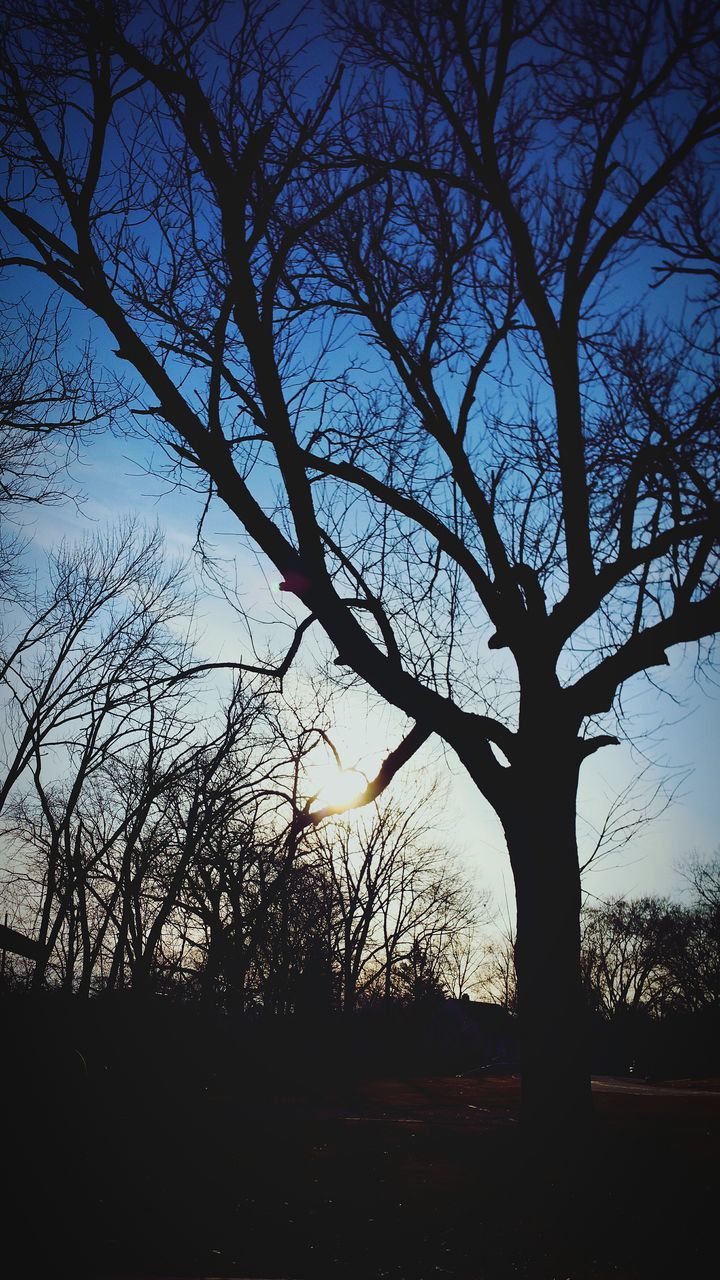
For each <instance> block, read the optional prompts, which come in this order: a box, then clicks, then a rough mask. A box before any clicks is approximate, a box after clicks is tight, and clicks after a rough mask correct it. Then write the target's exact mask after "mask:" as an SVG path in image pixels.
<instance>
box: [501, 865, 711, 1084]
mask: <svg viewBox="0 0 720 1280" xmlns="http://www.w3.org/2000/svg"><path fill="white" fill-rule="evenodd" d="M681 872H682V875H683V878H684V880H685V881H686V889H687V890H688V891H689V897H688V901H687V902H685V903H680V902H676V901H673V900H672V899H670V898H667V897H660V896H657V895H655V896H653V895H645V896H643V897H638V898H625V897H611V898H608V899H606V900H605V901H602V900H600V899H591V898H588V899H587V900H586V903H585V905H584V907H583V910H582V914H581V931H582V944H581V964H582V978H583V989H584V992H585V1001H586V1010H587V1022H588V1025H589V1029H590V1043H591V1051H592V1059H593V1063H594V1066H595V1069H597V1070H599V1069H600V1068H602V1067H605V1068H606V1069H607V1070H613V1071H624V1070H628V1069H633V1070H638V1071H641V1072H642V1071H649V1072H653V1071H657V1072H659V1073H667V1072H670V1071H672V1070H679V1071H684V1070H691V1069H698V1070H699V1069H707V1070H713V1069H717V1066H718V1060H719V1058H720V1035H719V1034H718V1032H719V1031H720V853H716V854H715V855H714V856H713V857H711V858H709V859H706V860H703V859H702V858H701V857H699V855H697V854H693V855H692V856H691V857H689V858H688V859H686V861H685V862H684V864H683V865H682V867H681ZM514 947H515V937H514V933H513V930H512V929H511V928H509V927H508V928H506V929H505V930H504V931H503V932H502V933H501V934H500V935H499V936H497V937H495V938H494V939H493V941H492V942H491V944H490V945H489V946H488V947H487V949H486V953H485V957H484V964H483V985H484V987H485V990H486V992H487V994H488V995H489V996H491V998H492V999H493V1000H495V1001H496V1002H497V1003H498V1004H499V1005H501V1006H502V1007H503V1008H504V1009H506V1010H508V1012H511V1013H514V1012H515V1011H516V1008H517V987H516V974H515V958H514Z"/></svg>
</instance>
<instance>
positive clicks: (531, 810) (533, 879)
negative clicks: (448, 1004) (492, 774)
mask: <svg viewBox="0 0 720 1280" xmlns="http://www.w3.org/2000/svg"><path fill="white" fill-rule="evenodd" d="M548 756H549V757H550V759H548ZM513 774H515V787H514V788H513V790H514V795H515V803H514V805H513V806H512V812H511V813H509V814H507V815H506V816H505V821H504V826H505V834H506V838H507V842H508V850H509V853H510V859H511V862H512V867H513V874H514V877H515V893H516V900H517V942H516V947H515V962H516V968H517V999H518V1019H519V1029H520V1043H521V1070H522V1117H523V1126H524V1128H525V1130H526V1131H527V1132H528V1133H529V1134H530V1135H531V1136H535V1137H539V1138H541V1139H542V1138H544V1137H546V1138H548V1139H549V1140H550V1141H551V1142H552V1143H554V1144H558V1143H560V1144H562V1143H563V1140H565V1139H568V1140H570V1142H572V1143H576V1142H577V1140H578V1138H579V1136H580V1135H581V1134H582V1133H584V1131H585V1130H586V1129H587V1126H588V1124H589V1120H590V1114H591V1096H590V1073H589V1057H588V1046H587V1014H586V1008H585V998H584V993H583V987H582V982H581V975H580V901H581V892H580V872H579V866H578V854H577V840H576V830H575V822H576V801H577V777H578V767H577V764H576V763H575V761H574V759H573V758H572V754H571V753H570V752H568V753H567V756H566V757H565V759H564V760H563V759H562V754H561V753H560V752H556V751H555V750H553V751H550V752H548V750H547V744H546V747H545V754H544V758H543V756H542V754H541V755H539V756H538V755H536V757H535V761H534V763H533V767H532V769H530V768H527V769H526V770H525V776H524V778H518V777H517V774H516V771H515V770H513Z"/></svg>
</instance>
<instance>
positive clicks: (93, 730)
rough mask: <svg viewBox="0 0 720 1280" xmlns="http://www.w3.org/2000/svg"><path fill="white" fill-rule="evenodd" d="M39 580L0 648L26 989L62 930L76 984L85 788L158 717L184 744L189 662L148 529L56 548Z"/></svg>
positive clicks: (91, 817) (5, 782) (93, 851)
mask: <svg viewBox="0 0 720 1280" xmlns="http://www.w3.org/2000/svg"><path fill="white" fill-rule="evenodd" d="M48 579H49V581H48V584H47V586H46V587H45V588H44V589H43V590H41V591H39V592H38V594H37V596H36V597H35V598H34V599H33V600H32V601H30V600H27V601H25V603H24V605H23V606H22V608H20V606H16V610H15V613H16V625H15V630H14V632H13V631H10V630H8V632H7V634H6V637H5V642H6V647H5V649H4V651H0V661H1V665H0V697H1V698H2V705H3V712H4V715H3V734H2V738H1V742H2V772H1V773H0V813H3V823H4V831H5V835H6V841H7V838H8V837H9V836H10V835H14V837H15V838H16V841H17V842H19V852H18V855H17V856H18V857H19V860H20V874H21V875H22V876H24V877H27V876H29V875H30V872H29V869H28V867H27V866H26V854H27V850H28V848H32V849H34V850H35V854H36V862H37V860H38V858H39V866H38V871H39V886H38V887H39V897H36V899H35V906H36V912H37V914H36V919H35V921H34V925H35V933H36V938H37V941H38V943H39V945H40V948H41V953H42V954H41V958H40V959H38V962H37V964H36V970H35V973H36V981H37V982H38V983H40V982H42V980H43V978H44V974H45V970H46V966H47V964H48V961H49V958H50V955H51V953H52V951H53V949H54V947H55V945H56V943H57V942H58V941H59V939H60V937H61V935H63V936H64V933H63V931H64V930H65V928H66V926H68V927H69V928H70V935H69V936H70V938H71V943H70V946H71V951H72V956H71V957H70V958H69V959H68V958H67V957H66V963H65V973H66V977H67V981H68V983H69V984H71V985H72V981H73V971H74V956H75V954H76V953H78V952H79V950H80V949H79V948H78V947H77V946H76V935H77V934H78V931H79V934H81V935H82V940H83V952H84V957H85V958H84V961H83V963H84V966H85V968H84V977H83V984H82V985H86V984H87V981H88V980H89V972H90V970H91V968H92V964H93V959H92V955H91V950H92V949H91V945H90V938H89V932H88V907H89V904H88V901H87V898H86V893H87V891H88V875H89V869H90V868H91V867H96V866H97V864H98V862H99V861H101V860H102V857H103V856H104V854H105V852H106V849H105V846H104V845H103V844H102V843H101V847H100V849H99V850H98V848H97V847H96V844H95V842H94V841H93V838H92V837H93V834H96V833H97V832H98V827H99V819H98V815H97V810H96V809H95V805H96V804H97V801H98V798H99V794H98V787H97V780H98V777H99V775H101V774H102V772H103V771H107V770H108V769H109V768H110V767H111V762H112V761H114V760H117V759H118V757H121V756H123V755H127V754H128V753H129V752H131V751H132V750H133V748H134V747H136V746H137V744H138V743H139V742H141V741H144V740H145V739H146V738H147V736H148V733H151V732H152V726H153V725H157V722H158V720H159V719H160V718H161V717H162V716H163V715H164V714H168V715H170V717H171V718H172V719H174V723H175V732H176V736H177V735H178V734H179V735H180V736H182V729H181V727H180V725H179V721H178V710H177V704H178V700H179V693H178V691H177V690H176V689H173V688H172V687H171V685H170V679H171V676H172V674H173V672H174V671H175V670H176V668H177V666H178V664H181V663H182V662H183V660H184V657H185V654H186V651H187V644H186V642H185V640H184V639H183V636H182V631H181V630H179V629H178V630H176V631H175V632H173V625H174V624H182V622H183V620H184V619H186V615H187V611H188V600H187V597H186V595H185V592H184V590H183V585H182V578H181V574H180V572H179V570H178V568H177V566H166V565H165V564H164V563H163V544H162V539H161V537H160V535H159V532H158V531H157V530H155V531H150V532H147V531H143V530H140V529H137V528H134V527H133V526H132V525H126V526H124V527H122V528H120V529H119V530H116V531H115V532H113V533H110V534H108V535H96V536H91V537H89V538H86V539H85V540H84V541H81V542H80V543H78V544H77V545H76V546H74V547H71V546H64V547H61V548H60V549H59V551H58V552H57V553H55V554H54V555H53V556H52V557H51V558H50V565H49V573H48ZM13 799H14V803H13ZM10 874H11V875H12V874H13V873H12V870H11V869H10ZM28 883H29V881H28ZM88 966H89V968H88Z"/></svg>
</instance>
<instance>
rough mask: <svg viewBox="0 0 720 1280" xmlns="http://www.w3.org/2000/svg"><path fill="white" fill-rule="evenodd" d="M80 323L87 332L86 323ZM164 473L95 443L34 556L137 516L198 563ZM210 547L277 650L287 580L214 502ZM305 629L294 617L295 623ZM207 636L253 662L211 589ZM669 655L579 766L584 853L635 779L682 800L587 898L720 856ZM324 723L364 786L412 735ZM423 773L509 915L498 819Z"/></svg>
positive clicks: (703, 727) (308, 670)
mask: <svg viewBox="0 0 720 1280" xmlns="http://www.w3.org/2000/svg"><path fill="white" fill-rule="evenodd" d="M26 285H27V281H25V282H23V283H22V284H21V283H20V282H18V284H17V289H18V290H20V291H21V292H22V290H23V289H24V288H25V287H26ZM10 290H11V292H12V285H11V286H10ZM78 323H79V325H80V328H82V324H83V322H82V321H81V320H80V321H78ZM161 470H162V467H161V459H160V458H159V456H157V455H156V456H153V455H152V453H151V452H149V448H148V446H147V444H143V443H141V442H140V441H139V440H133V439H130V438H127V437H121V436H115V437H112V436H110V435H108V434H104V435H100V436H98V437H97V438H96V439H94V440H93V441H92V442H91V443H90V444H89V445H88V447H87V448H86V449H85V450H84V451H83V453H82V455H81V457H80V459H79V460H78V462H77V463H76V464H75V466H74V468H73V483H75V484H76V485H77V487H78V489H79V490H82V491H83V492H84V494H85V495H86V497H85V501H84V502H83V503H82V504H81V505H80V507H79V508H78V507H77V506H76V505H74V504H73V503H70V502H68V503H67V504H66V505H64V506H59V505H55V506H52V507H45V508H42V509H41V510H40V511H39V512H38V513H37V515H36V517H35V524H34V527H33V528H32V530H31V533H32V536H33V546H34V549H35V551H36V552H37V553H41V552H42V550H43V549H49V548H51V547H52V546H54V545H55V544H56V543H57V542H58V541H59V540H60V539H61V538H63V537H76V536H77V535H78V534H79V533H81V532H82V531H83V530H85V529H87V530H91V529H92V528H97V527H98V525H102V524H106V523H108V522H112V521H115V520H117V519H119V518H120V517H122V516H125V515H127V514H129V513H131V512H132V513H135V514H137V515H139V516H140V517H142V518H143V519H145V520H147V521H150V522H154V521H155V520H158V521H159V523H160V525H161V527H162V528H163V531H164V533H165V536H166V540H167V546H168V551H169V553H170V555H179V556H180V557H183V558H184V557H191V556H192V551H193V544H194V541H195V531H196V523H197V519H198V515H199V510H200V508H199V500H198V499H197V498H196V497H194V496H193V495H190V494H188V493H187V492H186V491H178V490H173V489H171V488H169V486H168V484H167V483H166V482H165V481H164V480H163V478H162V476H161V474H160V472H161ZM205 536H206V541H207V544H208V545H209V546H211V547H213V548H214V554H215V555H216V556H217V557H218V558H219V559H220V560H221V561H223V562H225V563H226V567H227V568H228V570H229V571H232V568H233V566H236V570H237V580H238V583H239V585H240V588H241V602H242V605H243V607H244V609H245V611H246V612H247V614H248V615H249V616H252V617H253V618H254V619H256V623H255V625H254V628H253V630H254V633H255V635H256V636H257V637H258V639H259V645H260V648H261V649H262V647H263V645H264V643H265V642H266V640H267V638H268V637H271V639H272V643H273V644H276V645H277V647H278V649H281V648H282V646H283V644H284V643H285V641H286V639H287V641H289V639H290V637H291V635H292V628H291V616H290V615H289V613H288V603H287V597H283V596H281V595H280V593H279V592H278V589H277V587H278V582H277V577H278V575H277V574H276V573H275V572H274V571H272V570H270V571H266V570H265V569H264V568H263V565H262V563H261V562H260V561H259V560H258V558H257V557H256V556H255V555H254V554H253V553H252V552H251V551H250V550H249V549H248V548H247V545H246V542H245V541H244V539H243V538H242V537H241V536H240V534H239V531H238V526H237V524H236V523H235V522H234V520H233V519H232V518H231V517H230V516H229V515H228V514H227V513H224V512H223V511H222V509H221V508H220V506H219V504H217V503H216V504H215V505H214V506H213V508H212V509H211V512H210V515H209V519H208V522H207V525H206V528H205ZM301 616H302V612H301V611H300V610H299V611H298V614H297V617H298V620H299V618H300V617H301ZM198 624H199V630H200V639H199V645H198V648H199V654H200V656H201V657H202V658H204V659H208V660H209V659H217V660H219V661H223V660H225V661H227V660H230V659H234V660H235V659H242V658H245V659H250V660H253V655H252V652H251V643H250V631H249V628H248V627H247V625H245V624H244V622H243V621H242V620H241V618H240V617H239V616H238V614H237V613H233V612H232V610H230V609H229V607H228V606H227V605H225V604H223V602H222V600H221V599H220V598H219V595H218V593H217V592H216V591H214V590H213V589H212V587H211V585H210V584H208V583H207V582H201V583H200V585H199V601H198ZM281 624H283V625H284V626H285V628H286V630H285V631H282V630H281ZM304 648H305V650H306V652H307V661H306V664H305V666H301V668H300V669H299V672H298V674H297V675H296V676H295V677H294V679H295V680H296V687H297V688H298V689H300V690H301V691H302V688H303V681H305V683H306V684H307V685H308V687H309V684H310V681H311V677H312V669H313V662H317V663H319V662H321V661H322V660H323V658H324V657H326V656H327V654H326V651H325V649H324V648H323V642H322V640H321V639H319V638H318V637H317V636H315V635H313V634H311V635H310V637H309V640H308V643H307V646H304ZM669 656H670V667H669V668H668V669H667V670H663V672H662V674H661V675H660V676H659V677H658V676H657V675H656V673H655V672H654V673H653V682H652V683H650V682H649V681H648V680H647V679H646V678H645V677H639V678H637V679H636V680H635V681H634V682H632V683H631V685H630V686H629V687H628V689H627V694H626V699H625V701H626V707H627V710H628V712H629V716H628V720H627V722H626V723H627V724H628V725H629V727H630V730H631V733H632V736H633V737H634V738H635V741H636V746H635V748H631V747H629V746H628V745H623V746H621V747H615V748H608V749H606V750H603V751H602V752H599V753H598V754H597V755H595V756H594V757H592V758H591V759H590V760H589V761H588V762H587V763H586V764H585V766H584V772H583V777H582V785H581V796H580V806H579V809H580V818H579V831H580V837H581V849H582V850H585V851H587V850H588V849H589V848H590V847H591V846H592V842H593V834H592V833H593V831H594V830H597V829H598V828H600V827H601V826H602V824H603V821H604V818H605V814H606V812H607V809H608V808H609V806H611V805H612V803H613V800H614V799H615V797H617V796H618V795H619V794H621V793H622V792H623V791H624V789H625V788H626V787H627V786H628V784H629V783H631V782H632V780H633V779H634V778H640V794H639V795H638V796H637V797H636V801H635V802H636V803H637V804H639V805H640V807H642V800H643V796H645V797H646V798H647V797H649V796H652V794H653V792H654V790H655V788H656V787H657V786H658V785H659V784H664V785H665V787H666V789H668V790H669V791H671V792H672V791H674V799H673V800H672V803H670V804H669V806H668V807H667V809H666V810H665V811H664V812H662V813H661V814H659V816H657V817H656V818H655V819H654V821H652V822H648V823H644V824H642V825H640V827H639V828H638V829H637V831H635V832H634V833H633V835H632V838H631V839H630V840H629V841H628V842H627V843H626V844H625V845H624V846H623V847H622V848H619V849H617V850H616V851H615V852H612V853H611V854H610V855H609V856H607V857H606V858H604V859H602V860H600V861H598V862H597V863H596V864H594V865H593V866H592V867H591V868H590V869H588V872H587V874H586V877H585V887H586V890H587V892H588V893H589V894H593V895H597V896H601V897H602V896H607V895H609V894H612V893H626V894H633V895H635V894H642V893H661V894H666V893H673V894H675V893H678V892H680V891H681V889H682V879H681V876H680V875H679V873H678V870H677V863H678V861H679V860H681V859H682V857H683V856H684V855H686V854H687V853H689V852H690V851H691V850H697V851H698V852H699V853H700V854H705V855H709V854H711V853H712V851H713V850H714V849H715V848H716V846H717V844H718V840H719V838H720V837H719V836H718V831H719V830H720V822H719V819H720V787H719V786H718V770H717V763H718V756H719V754H720V753H719V751H718V747H719V746H720V741H719V739H720V732H719V724H720V716H719V715H718V712H719V710H720V703H719V702H718V696H717V692H716V691H714V688H713V685H712V683H711V681H710V680H709V679H704V680H702V679H701V680H699V681H698V680H696V678H695V676H696V672H695V655H694V653H693V652H688V653H687V654H683V653H682V652H679V651H675V652H672V651H671V653H670V655H669ZM661 688H663V689H665V691H666V692H665V694H664V695H663V694H661V692H660V689H661ZM328 715H329V717H330V718H331V720H332V724H333V729H334V732H335V736H336V739H337V745H338V747H339V749H340V751H341V754H342V757H343V760H344V762H345V764H346V765H347V766H348V767H358V768H361V769H363V770H365V771H366V772H367V773H368V774H372V773H374V772H375V770H376V768H377V765H378V764H379V761H380V759H381V757H382V754H383V752H384V751H386V750H387V749H391V748H392V747H394V746H395V745H397V743H398V741H399V740H400V738H401V737H402V735H403V732H404V731H405V728H406V725H405V722H404V721H403V719H402V717H401V716H399V715H398V714H397V713H395V712H393V711H392V710H391V709H388V708H383V707H380V706H379V705H378V703H377V700H374V701H373V700H372V698H371V697H370V695H368V696H365V695H364V694H363V693H362V691H360V690H359V689H353V690H351V691H348V692H346V693H345V694H344V695H343V696H342V698H340V697H338V698H337V699H336V700H335V703H334V705H333V707H332V709H331V711H329V712H328ZM421 763H422V764H423V765H424V767H426V768H427V769H428V770H429V771H430V772H435V773H437V774H438V775H439V776H440V777H441V779H442V780H443V782H444V784H445V785H446V786H447V801H446V804H445V815H446V818H447V828H448V831H447V839H448V841H449V842H450V843H452V844H454V846H455V847H456V848H457V850H458V851H459V853H460V854H461V856H462V857H463V859H464V861H465V863H466V865H467V866H468V868H469V869H470V870H471V872H472V874H473V875H474V876H477V880H478V885H479V887H480V888H481V889H489V890H490V891H491V892H492V893H493V895H494V897H495V899H496V901H497V902H498V903H499V904H501V905H502V904H504V903H505V901H506V900H507V901H508V902H511V901H512V896H513V893H512V885H511V878H510V874H509V868H508V863H507V855H506V853H505V851H504V847H503V837H502V832H501V829H500V827H499V823H498V820H497V818H496V817H495V816H494V814H493V813H492V811H491V810H490V808H489V806H488V805H487V804H486V803H485V801H484V800H483V799H482V797H481V796H480V795H479V793H478V792H477V790H476V788H475V787H474V785H473V784H472V783H471V782H470V780H469V778H468V777H467V776H466V775H465V774H464V772H463V770H462V768H461V766H460V765H459V764H458V763H457V761H456V760H455V759H454V758H453V757H452V755H451V754H449V753H447V752H446V751H445V749H444V748H443V747H442V745H441V744H439V743H438V742H437V741H436V740H434V741H433V740H431V742H430V743H429V744H428V745H427V746H426V748H425V749H424V752H423V756H422V760H421ZM404 785H405V783H404V780H403V778H402V776H400V777H399V778H398V779H397V780H396V784H395V786H396V787H397V788H398V790H400V791H401V790H402V788H403V787H404ZM661 807H662V806H661V805H660V803H659V802H651V804H650V810H651V811H653V810H658V809H659V808H661Z"/></svg>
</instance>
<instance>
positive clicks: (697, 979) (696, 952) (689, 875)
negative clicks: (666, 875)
mask: <svg viewBox="0 0 720 1280" xmlns="http://www.w3.org/2000/svg"><path fill="white" fill-rule="evenodd" d="M680 871H681V874H682V875H683V877H684V878H685V880H686V882H687V884H688V886H689V888H690V890H691V892H692V899H691V903H690V905H689V906H688V907H678V908H676V910H675V913H674V915H675V928H674V930H673V934H672V937H671V940H670V945H669V947H668V955H667V961H666V963H667V966H668V969H669V971H670V973H671V974H672V976H673V979H674V981H675V983H676V985H677V990H678V994H679V1000H680V1001H681V1003H682V1006H683V1007H685V1008H687V1009H691V1010H694V1011H697V1010H701V1009H713V1010H715V1011H716V1012H720V853H718V852H716V853H715V854H713V855H712V857H710V858H707V859H703V858H701V857H700V856H699V854H697V853H693V854H691V855H690V856H689V857H688V858H686V859H685V860H684V861H683V862H682V863H681V864H680Z"/></svg>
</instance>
